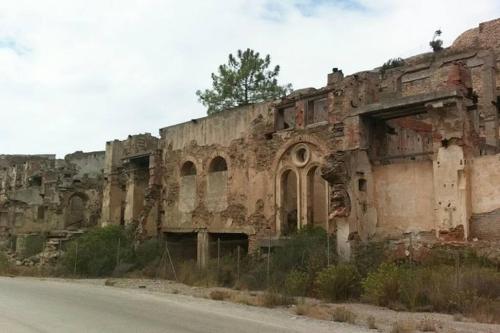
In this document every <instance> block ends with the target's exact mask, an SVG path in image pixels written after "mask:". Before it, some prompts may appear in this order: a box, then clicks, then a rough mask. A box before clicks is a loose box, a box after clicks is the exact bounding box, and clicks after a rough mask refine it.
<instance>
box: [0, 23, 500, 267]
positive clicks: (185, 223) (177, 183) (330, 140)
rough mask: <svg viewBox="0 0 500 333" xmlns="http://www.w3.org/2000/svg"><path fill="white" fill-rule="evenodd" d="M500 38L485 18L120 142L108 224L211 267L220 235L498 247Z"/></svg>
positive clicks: (109, 171) (111, 150)
mask: <svg viewBox="0 0 500 333" xmlns="http://www.w3.org/2000/svg"><path fill="white" fill-rule="evenodd" d="M499 40H500V19H497V20H494V21H490V22H484V23H481V24H480V26H479V28H476V29H472V30H469V31H467V32H465V33H464V34H463V35H461V36H460V37H459V38H457V40H456V41H455V43H454V44H453V45H452V46H451V47H450V48H447V49H444V50H443V51H440V52H436V53H426V54H421V55H417V56H414V57H411V58H408V59H405V61H404V64H403V65H401V66H398V67H394V68H376V69H374V70H370V71H364V72H359V73H356V74H353V75H349V76H345V77H344V75H343V73H342V71H340V70H338V69H334V70H333V71H332V73H330V74H328V76H327V82H326V85H325V86H324V87H322V88H319V89H314V88H307V89H301V90H296V91H294V92H293V93H292V94H290V95H289V96H286V97H285V98H283V99H281V100H279V101H270V102H266V103H261V104H255V105H247V106H241V107H237V108H234V109H230V110H225V111H223V112H220V113H217V114H214V115H211V116H209V117H205V118H200V119H193V120H191V121H188V122H186V123H182V124H178V125H174V126H169V127H165V128H161V129H160V131H159V134H160V135H159V137H155V136H152V135H150V134H141V135H133V136H129V137H128V138H127V139H126V140H123V141H119V140H115V141H112V142H108V143H107V144H106V152H105V157H104V158H103V161H102V163H103V170H104V172H103V178H102V179H103V181H102V183H100V185H99V184H96V186H97V187H96V189H98V188H102V201H101V204H102V208H101V209H99V210H97V211H100V212H101V214H100V218H101V219H100V220H101V223H102V224H103V225H108V224H121V225H127V224H134V225H136V226H137V230H138V232H137V235H138V236H139V238H146V237H154V236H157V235H160V234H161V235H165V236H166V238H167V240H168V239H169V238H170V239H177V240H178V239H182V238H185V239H192V240H194V243H193V244H195V245H194V246H195V249H194V250H193V251H191V253H194V254H195V255H197V257H198V260H199V262H200V263H201V264H203V263H204V262H206V260H207V258H208V257H209V256H210V253H209V252H210V251H209V249H210V246H209V243H210V240H211V239H213V238H214V237H217V238H223V239H226V240H235V241H243V242H246V243H245V244H246V245H247V246H248V248H249V250H250V251H251V250H255V249H257V248H259V247H260V246H262V245H265V246H267V244H269V242H271V243H272V244H278V243H279V242H280V241H281V240H282V239H284V238H286V237H287V236H288V235H290V234H291V233H293V232H295V231H296V230H298V229H300V228H303V227H305V226H307V225H314V226H321V227H323V228H325V229H326V230H327V231H328V232H329V233H332V234H335V235H336V238H337V250H338V253H339V254H340V255H341V256H342V257H344V258H346V259H348V258H349V257H350V253H351V246H352V244H353V242H359V241H362V242H363V241H370V240H380V239H401V238H404V237H406V236H407V235H408V234H411V235H415V237H417V238H418V237H419V235H422V237H424V236H425V237H426V239H428V238H429V237H430V238H432V239H434V240H435V241H461V242H466V241H469V240H474V239H475V238H478V239H485V240H499V239H500V220H499V216H500V213H499V212H500V190H499V188H500V186H499V185H500V173H499V171H498V170H500V155H499V152H500V151H499V119H498V112H499V104H500V45H499V44H498V43H499V42H498V41H499ZM33 159H35V160H38V159H39V160H40V161H43V163H47V164H50V163H55V162H54V159H53V158H50V157H33ZM0 162H1V160H0ZM40 163H42V162H40ZM25 168H26V167H25ZM52 168H53V166H52ZM28 169H29V168H28ZM49 169H50V167H49ZM4 170H5V169H4ZM12 172H14V171H12V170H11V171H10V173H11V174H12ZM14 173H15V172H14ZM8 177H10V178H8V179H9V181H10V183H11V184H15V183H16V182H18V181H19V182H21V181H20V180H18V178H19V177H14V178H15V180H14V178H12V175H11V176H8ZM2 179H4V183H5V179H7V178H5V176H2ZM24 179H25V180H24V181H28V180H29V179H30V178H29V176H24ZM88 179H90V176H89V178H88ZM20 184H21V183H20ZM23 184H24V183H23ZM44 184H45V183H44ZM83 184H84V182H82V183H80V184H78V186H83ZM12 186H14V185H11V188H12ZM16 186H19V188H22V187H23V186H25V187H26V186H27V185H25V184H24V185H16ZM57 186H60V185H57ZM73 186H76V185H74V184H73ZM99 186H101V187H99ZM39 187H40V186H39ZM3 188H5V185H4V186H3ZM27 188H29V186H28V187H27ZM41 188H42V187H40V190H39V191H41ZM77 190H78V187H76V188H71V190H69V191H65V192H64V193H65V194H64V195H63V196H62V197H61V195H59V201H58V204H59V206H58V205H55V206H54V207H55V209H56V211H57V207H65V206H64V205H63V204H62V203H64V202H66V201H65V200H68V199H67V198H69V197H70V196H71V194H70V193H73V192H75V191H77ZM4 191H5V190H4ZM87 191H91V189H90V188H89V189H88V190H87ZM17 192H19V193H21V192H22V191H21V192H20V191H16V193H17ZM84 193H86V198H88V199H87V200H88V201H87V202H93V199H92V200H91V199H90V198H94V197H95V198H99V195H100V194H101V193H100V192H98V190H96V194H95V196H93V195H90V194H88V193H87V192H84ZM11 197H12V196H11ZM4 198H5V194H4ZM42 198H43V200H42V199H40V198H39V196H38V197H37V199H36V200H38V201H36V204H34V203H33V202H34V201H33V202H31V199H30V200H26V201H22V200H20V201H19V202H26V203H27V204H28V205H31V206H34V207H37V205H41V204H42V203H41V201H43V202H49V201H48V200H49V198H50V196H48V195H46V196H43V197H42ZM12 200H13V199H11V201H10V202H11V203H10V205H11V206H12V205H13V203H12V202H13V201H12ZM15 202H16V203H17V202H18V201H15ZM2 207H4V206H2ZM15 209H17V208H15ZM15 209H14V208H10V210H9V213H8V214H10V215H9V216H13V215H15V214H16V213H15ZM59 209H61V208H59ZM4 210H5V208H4ZM86 212H87V211H86ZM87 214H92V213H91V211H88V212H87ZM89 216H90V215H89ZM9 219H12V218H11V217H9ZM56 221H57V220H56ZM86 221H87V220H86ZM92 221H93V220H92ZM58 223H59V222H58ZM61 223H62V222H61ZM88 223H91V222H90V219H88Z"/></svg>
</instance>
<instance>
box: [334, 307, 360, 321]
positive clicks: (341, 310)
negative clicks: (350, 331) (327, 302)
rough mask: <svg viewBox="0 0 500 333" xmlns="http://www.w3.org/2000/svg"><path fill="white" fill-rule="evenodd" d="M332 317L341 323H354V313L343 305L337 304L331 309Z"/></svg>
mask: <svg viewBox="0 0 500 333" xmlns="http://www.w3.org/2000/svg"><path fill="white" fill-rule="evenodd" d="M332 319H333V321H338V322H341V323H349V324H355V323H356V314H355V313H354V312H352V311H351V310H348V309H347V308H345V307H344V306H339V307H337V308H335V310H333V314H332Z"/></svg>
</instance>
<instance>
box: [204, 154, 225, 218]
mask: <svg viewBox="0 0 500 333" xmlns="http://www.w3.org/2000/svg"><path fill="white" fill-rule="evenodd" d="M227 191H228V188H227V163H226V160H225V159H224V158H223V157H221V156H217V157H215V158H214V159H213V160H212V161H211V162H210V164H209V167H208V175H207V198H206V199H207V200H206V203H207V208H208V210H210V211H215V212H218V211H222V210H224V209H226V207H227Z"/></svg>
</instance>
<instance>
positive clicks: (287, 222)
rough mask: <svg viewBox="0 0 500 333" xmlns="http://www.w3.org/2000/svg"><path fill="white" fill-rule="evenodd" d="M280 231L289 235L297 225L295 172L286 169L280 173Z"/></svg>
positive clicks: (294, 230) (295, 230) (295, 229)
mask: <svg viewBox="0 0 500 333" xmlns="http://www.w3.org/2000/svg"><path fill="white" fill-rule="evenodd" d="M280 187H281V233H282V234H283V235H290V234H293V233H295V232H297V229H298V226H299V221H298V219H299V215H298V191H297V174H296V173H295V171H293V170H287V171H285V172H283V174H282V175H281V181H280Z"/></svg>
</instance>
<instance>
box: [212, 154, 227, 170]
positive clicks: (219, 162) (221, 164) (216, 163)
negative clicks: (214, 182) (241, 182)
mask: <svg viewBox="0 0 500 333" xmlns="http://www.w3.org/2000/svg"><path fill="white" fill-rule="evenodd" d="M221 171H227V164H226V160H225V159H224V158H222V157H220V156H217V157H216V158H214V159H213V160H212V162H210V167H209V168H208V172H221Z"/></svg>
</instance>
